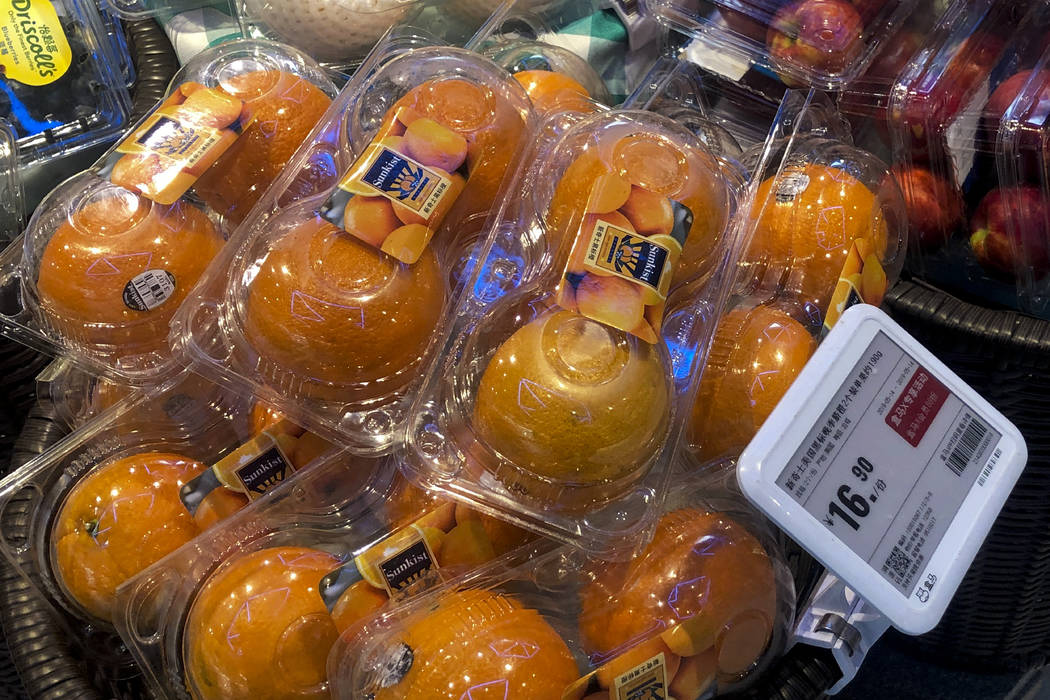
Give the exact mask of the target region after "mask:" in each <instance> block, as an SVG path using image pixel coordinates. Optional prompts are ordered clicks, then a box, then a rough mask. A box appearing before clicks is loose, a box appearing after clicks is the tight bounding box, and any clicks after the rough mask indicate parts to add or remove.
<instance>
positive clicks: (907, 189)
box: [891, 165, 964, 252]
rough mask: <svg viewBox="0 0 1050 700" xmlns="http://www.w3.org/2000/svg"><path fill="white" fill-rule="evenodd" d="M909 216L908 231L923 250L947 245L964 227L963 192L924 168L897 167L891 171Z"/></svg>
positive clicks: (953, 184) (927, 250)
mask: <svg viewBox="0 0 1050 700" xmlns="http://www.w3.org/2000/svg"><path fill="white" fill-rule="evenodd" d="M891 172H892V173H893V177H894V178H896V180H897V184H898V185H900V188H901V193H903V194H904V205H905V207H906V208H907V212H908V231H909V235H910V236H911V237H912V240H914V241H915V242H916V245H917V246H918V247H919V249H920V250H922V251H925V252H932V251H934V250H936V249H937V248H939V247H941V246H942V245H944V244H945V243H946V242H947V241H948V239H949V238H951V235H952V234H953V233H954V232H955V231H956V230H958V229H959V227H960V226H962V224H963V215H964V209H963V198H962V192H960V191H959V188H958V187H956V186H955V183H954V182H949V181H948V180H946V179H944V178H942V177H939V176H937V175H934V174H933V173H932V172H930V171H929V170H927V169H926V168H923V167H920V166H912V167H904V166H900V165H896V166H894V167H893V169H892V170H891Z"/></svg>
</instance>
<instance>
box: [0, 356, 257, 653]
mask: <svg viewBox="0 0 1050 700" xmlns="http://www.w3.org/2000/svg"><path fill="white" fill-rule="evenodd" d="M246 416H247V406H246V405H245V402H243V401H239V400H237V399H234V398H231V397H230V396H228V395H226V394H224V393H223V392H221V391H220V390H219V389H218V388H217V387H215V386H214V385H211V384H209V383H207V382H205V381H203V380H202V379H200V378H199V377H194V376H192V375H187V376H185V377H180V378H177V379H175V380H172V381H171V382H169V383H168V384H166V385H164V386H162V387H159V388H155V389H153V390H151V391H150V392H149V394H148V395H147V394H140V395H138V396H133V397H130V398H127V399H124V400H122V401H119V402H118V403H117V404H116V405H114V406H113V407H112V408H110V409H108V410H106V411H103V412H102V413H100V414H99V415H98V416H97V417H96V418H94V419H93V420H90V421H88V422H87V423H86V424H84V425H83V426H82V427H81V428H79V429H78V430H76V431H74V432H72V433H70V434H69V435H67V436H66V437H65V438H63V439H62V441H60V442H59V443H58V444H56V445H55V446H54V447H53V448H52V449H50V450H48V451H46V452H45V453H43V454H41V455H39V456H38V457H36V458H34V459H33V460H31V461H29V462H28V463H26V464H25V465H24V466H22V467H21V468H19V469H17V470H16V471H14V472H12V473H11V474H9V475H8V476H7V477H5V478H4V479H3V480H2V481H0V512H5V511H7V510H9V509H11V508H21V509H23V510H24V511H25V512H26V518H27V522H28V523H29V526H28V529H27V532H26V533H25V537H24V538H20V539H19V541H17V542H14V541H9V540H8V539H7V538H6V537H3V538H0V549H3V550H4V554H6V555H8V556H9V557H10V558H11V560H12V561H15V562H22V561H25V562H29V568H27V569H23V570H21V573H22V574H23V575H25V576H26V577H27V578H28V579H29V580H31V581H32V582H33V583H34V585H36V586H37V587H38V588H39V589H40V590H41V591H42V592H43V593H44V594H45V595H46V596H47V598H48V599H49V602H50V603H51V604H52V605H53V606H54V607H56V608H57V609H59V610H63V611H66V612H68V613H71V614H72V615H73V616H74V618H75V619H77V620H80V621H82V622H81V627H82V628H90V627H98V626H100V625H101V626H102V627H106V626H108V625H110V621H109V620H107V619H104V618H103V617H101V616H100V614H99V613H100V611H101V610H103V609H104V608H105V607H106V606H107V603H106V595H107V592H106V591H104V590H101V589H104V588H105V587H106V586H107V585H113V584H114V581H113V580H112V577H113V576H114V575H115V574H116V571H114V570H113V569H112V567H118V568H119V566H120V565H121V564H120V562H111V563H109V564H105V563H104V562H103V561H102V557H101V556H100V557H98V558H97V559H96V560H95V561H89V560H87V559H88V557H86V556H85V557H78V558H77V559H76V560H75V561H76V564H75V566H72V567H70V564H71V563H72V561H73V560H69V559H67V558H65V557H66V555H65V554H63V555H61V556H62V557H63V560H62V561H64V562H65V563H64V564H60V562H59V559H58V558H57V557H58V556H59V551H60V550H59V549H58V548H57V547H58V546H59V543H58V542H56V541H55V540H54V538H53V533H54V532H55V528H58V527H71V528H73V530H76V529H81V528H88V529H91V527H94V526H90V527H89V524H88V523H83V522H75V520H74V519H75V518H76V515H75V514H73V513H67V514H66V517H65V518H61V520H62V522H59V520H60V516H61V515H62V513H63V509H64V508H65V504H67V503H68V502H70V498H71V497H72V496H73V495H74V494H75V493H76V492H77V489H78V486H79V485H80V484H81V483H83V482H84V480H85V479H88V478H89V477H91V476H92V475H94V474H101V470H103V469H105V468H107V467H108V466H109V465H113V464H115V463H119V462H121V461H122V460H123V458H128V457H133V456H134V455H139V454H146V453H173V454H179V455H183V456H184V457H185V458H187V459H189V460H197V461H199V462H201V463H202V464H207V463H209V462H210V461H212V460H214V459H215V458H217V457H218V456H221V455H222V454H223V453H224V452H225V451H228V450H229V449H230V448H231V447H233V446H236V445H237V444H239V443H240V442H241V441H243V440H244V439H246V435H247V432H248V426H247V421H246ZM115 468H116V467H115ZM147 471H148V469H147ZM134 472H135V469H134V467H133V466H132V468H131V469H130V471H129V472H128V474H127V475H125V476H128V477H129V480H127V481H126V483H124V484H121V478H120V476H119V475H117V474H116V473H114V475H113V476H114V481H113V488H114V490H117V491H119V493H115V494H113V496H112V498H111V500H110V501H109V502H108V504H106V505H105V506H103V505H102V503H101V501H100V502H99V504H98V507H97V508H96V510H97V512H96V516H97V519H98V522H97V523H96V526H97V530H98V532H96V533H95V534H94V535H87V534H84V533H85V532H86V530H84V531H83V532H82V536H84V537H94V536H102V535H103V533H104V532H106V531H110V535H108V536H110V537H114V536H120V533H121V528H122V527H129V526H130V527H131V528H133V529H135V528H141V532H138V533H137V534H136V533H134V532H132V533H128V534H127V535H123V536H124V537H128V536H131V537H138V539H134V540H133V541H132V542H130V543H127V542H125V543H124V555H125V556H127V555H128V554H129V553H130V552H134V551H141V552H142V553H143V555H144V556H149V554H148V552H149V551H150V550H149V548H148V547H145V548H143V547H144V543H145V542H146V541H147V540H149V539H151V538H152V533H156V534H158V535H159V536H160V535H163V533H164V532H165V531H166V530H167V529H168V528H169V527H172V528H174V527H177V526H176V524H175V523H174V522H170V523H169V521H168V515H169V514H170V511H169V510H168V509H164V511H163V512H164V513H165V516H164V520H163V521H161V522H154V523H148V522H141V521H139V517H140V516H141V515H142V513H139V514H138V515H137V516H136V517H135V518H134V519H133V520H132V521H128V519H127V517H125V518H124V520H123V521H121V520H120V519H119V513H118V506H120V504H121V503H122V502H124V506H125V508H127V509H129V510H130V511H135V510H141V511H142V512H148V511H149V510H150V509H151V508H152V504H153V503H154V500H153V499H154V498H156V497H158V496H159V493H160V492H159V491H158V492H156V493H155V492H154V491H153V490H150V489H149V488H146V487H145V484H142V483H138V482H137V481H135V480H134V479H130V476H131V475H133V474H134ZM98 478H101V477H98ZM136 488H138V489H139V490H136ZM160 497H163V496H160ZM81 498H82V496H81ZM168 500H169V501H170V500H171V499H170V498H169V499H168ZM146 501H149V504H147V503H146ZM136 502H137V504H136ZM140 506H141V508H140ZM157 507H158V508H160V507H161V506H160V505H158V506H157ZM125 515H127V511H125ZM187 515H188V514H187ZM106 518H110V519H111V520H112V522H108V526H106V527H103V525H107V523H103V522H102V521H103V520H105V519H106ZM67 537H73V538H75V537H77V535H75V534H73V532H70V535H68V536H67ZM68 544H70V545H73V544H74V540H69V542H68ZM129 546H130V549H129V548H128V547H129ZM154 546H159V545H156V544H155V545H154ZM99 551H102V550H101V549H100V550H99ZM27 553H28V554H30V555H31V556H28V557H27V556H25V555H26V554H27ZM63 566H64V569H63V568H60V567H63ZM63 571H64V573H65V575H67V576H68V575H73V574H76V576H77V583H76V584H74V585H75V586H76V587H77V592H76V593H77V594H76V595H74V594H73V593H71V592H70V589H69V588H68V587H67V584H68V583H69V582H68V580H66V579H65V578H64V577H63V573H62V572H63ZM81 586H82V587H83V588H81ZM94 586H98V587H99V589H100V590H98V591H96V590H95V589H94V588H93V587H94ZM114 588H115V585H114ZM109 593H110V594H111V593H112V592H109ZM96 594H97V597H95V596H96ZM85 596H86V597H85ZM89 598H90V599H89ZM110 604H111V601H110ZM85 606H88V607H85ZM89 608H92V609H93V612H94V614H93V612H92V611H90V610H89ZM84 634H89V632H84Z"/></svg>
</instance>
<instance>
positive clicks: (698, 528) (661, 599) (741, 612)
mask: <svg viewBox="0 0 1050 700" xmlns="http://www.w3.org/2000/svg"><path fill="white" fill-rule="evenodd" d="M591 576H592V582H591V583H589V584H588V585H587V587H586V588H585V589H584V592H583V608H582V612H581V615H580V633H581V641H582V643H583V647H584V649H585V651H586V652H587V653H588V654H589V655H590V657H591V660H592V662H593V663H596V664H600V663H604V662H605V661H606V660H608V659H611V658H614V657H616V656H618V655H620V654H622V653H624V652H625V651H626V650H628V649H630V648H631V647H633V646H635V645H637V644H639V643H641V642H642V641H644V640H648V639H652V638H653V637H655V636H658V635H659V636H660V637H661V638H662V640H663V642H664V643H665V644H666V645H667V647H668V648H669V649H670V650H671V652H673V653H674V654H676V655H678V656H682V657H691V656H696V655H697V654H701V653H704V652H705V651H707V650H708V649H711V648H714V649H716V651H718V652H721V651H722V650H723V649H724V650H725V656H726V659H727V663H729V664H730V665H731V666H732V668H731V669H729V668H725V667H720V670H722V671H723V672H726V673H738V672H740V671H741V670H743V669H742V668H741V661H740V658H739V656H740V655H739V654H738V653H736V652H737V649H739V648H746V649H748V650H750V652H751V653H752V657H751V658H750V659H748V660H747V661H748V663H747V664H745V665H744V666H745V667H746V666H749V665H750V664H752V663H754V661H756V660H757V656H758V654H760V653H761V651H762V650H763V649H764V648H765V646H766V644H767V642H768V640H769V637H770V634H771V630H772V626H773V621H774V618H775V614H776V588H775V581H774V576H773V567H772V565H771V564H770V561H769V557H768V555H767V554H766V552H765V550H764V549H763V548H762V545H761V544H760V543H759V542H758V540H756V539H755V538H754V537H753V536H752V535H751V534H750V533H749V532H747V531H746V530H745V529H744V528H743V527H742V526H740V525H739V524H737V523H736V522H734V521H733V520H732V519H730V518H729V517H727V516H725V515H723V514H719V513H708V512H703V511H700V510H696V509H693V508H685V509H681V510H677V511H673V512H671V513H668V514H667V515H664V516H663V517H662V518H661V519H660V522H659V523H658V524H657V528H656V532H655V534H654V536H653V540H652V541H651V542H650V543H649V545H648V546H647V547H646V548H645V550H644V551H643V552H642V554H641V555H640V556H639V557H637V558H635V559H634V560H633V561H631V562H627V563H622V564H615V565H611V566H610V565H609V564H608V563H606V562H601V563H600V564H597V565H596V567H595V569H594V571H593V572H592V574H591ZM754 620H759V621H760V622H761V624H760V625H757V626H756V625H754V624H753V621H754ZM736 625H741V626H742V629H744V630H746V632H747V638H746V639H745V638H742V637H741V636H740V635H734V634H731V632H732V631H733V630H734V627H735V626H736ZM730 646H732V648H730ZM734 656H735V658H733V657H734ZM686 661H687V660H686V659H683V663H685V662H686Z"/></svg>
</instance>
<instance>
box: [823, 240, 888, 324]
mask: <svg viewBox="0 0 1050 700" xmlns="http://www.w3.org/2000/svg"><path fill="white" fill-rule="evenodd" d="M887 285H888V282H887V278H886V271H885V270H884V269H883V267H882V261H880V260H879V256H878V255H876V254H875V249H874V247H873V246H872V244H871V241H870V240H868V239H867V238H857V239H856V240H854V241H853V245H852V246H851V247H850V250H849V253H848V254H847V255H846V262H845V263H843V265H842V273H841V274H840V275H839V281H838V284H837V285H836V287H835V292H834V293H833V294H832V296H831V305H830V306H829V307H828V313H827V314H826V315H825V316H824V328H823V331H822V332H823V333H827V332H828V331H830V330H831V328H832V326H834V325H835V322H836V321H838V320H839V317H840V316H842V312H843V311H845V310H846V309H848V308H849V307H851V306H853V305H854V304H871V305H872V306H879V305H880V304H882V299H883V297H884V296H886V287H887Z"/></svg>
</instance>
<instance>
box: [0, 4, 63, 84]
mask: <svg viewBox="0 0 1050 700" xmlns="http://www.w3.org/2000/svg"><path fill="white" fill-rule="evenodd" d="M72 63H73V51H72V50H71V49H70V48H69V41H68V40H67V39H66V34H65V32H64V31H62V20H61V19H59V17H58V13H57V12H55V6H54V5H52V4H51V3H50V2H48V0H0V67H2V68H3V72H4V77H6V78H8V79H10V80H14V81H17V82H19V83H22V84H23V85H32V86H34V87H36V86H40V85H49V84H51V83H53V82H55V81H56V80H58V79H59V78H61V77H62V76H63V75H65V74H66V71H67V70H69V66H70V65H72Z"/></svg>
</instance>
